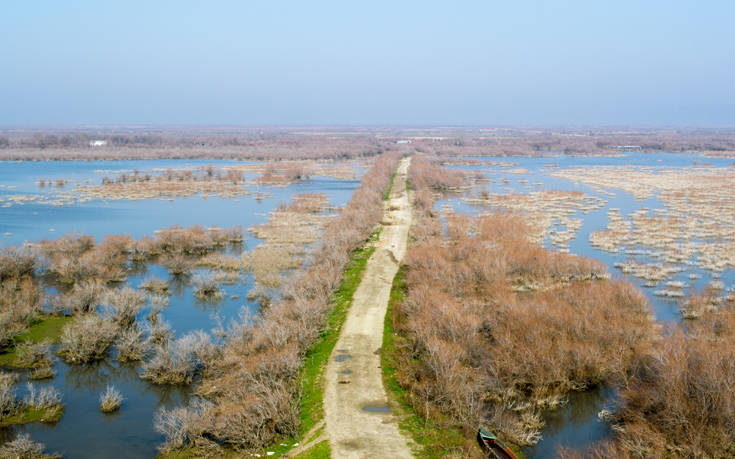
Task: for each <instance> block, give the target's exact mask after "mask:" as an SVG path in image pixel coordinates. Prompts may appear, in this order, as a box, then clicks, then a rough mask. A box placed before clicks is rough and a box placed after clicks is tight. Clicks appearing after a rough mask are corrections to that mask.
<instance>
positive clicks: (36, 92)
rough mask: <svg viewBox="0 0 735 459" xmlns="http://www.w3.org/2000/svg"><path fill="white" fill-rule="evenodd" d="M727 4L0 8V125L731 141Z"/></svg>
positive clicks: (494, 1) (26, 4)
mask: <svg viewBox="0 0 735 459" xmlns="http://www.w3.org/2000/svg"><path fill="white" fill-rule="evenodd" d="M733 23H735V2H733V1H732V0H721V1H718V0H703V1H701V2H694V1H691V0H689V1H679V0H667V1H662V0H645V1H641V0H635V1H632V0H631V1H629V0H616V1H613V0H595V1H590V0H580V1H561V0H559V1H531V0H502V1H500V0H478V1H463V0H454V1H441V2H440V1H432V0H422V1H410V0H405V1H401V0H393V1H382V0H371V1H351V0H341V1H320V0H310V1H304V0H301V1H282V0H264V1H255V0H239V1H224V0H223V1H217V0H210V1H188V0H175V1H164V0H157V1H154V0H148V1H137V0H126V1H116V2H107V1H81V0H65V1H56V0H53V1H40V0H24V1H10V0H7V1H2V2H0V125H5V126H25V125H85V124H167V125H170V124H180V125H187V124H192V125H194V124H196V125H645V126H660V125H684V126H733V125H735V27H734V26H733Z"/></svg>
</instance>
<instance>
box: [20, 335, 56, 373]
mask: <svg viewBox="0 0 735 459" xmlns="http://www.w3.org/2000/svg"><path fill="white" fill-rule="evenodd" d="M15 355H16V357H15V362H13V364H14V365H15V366H17V367H22V368H39V367H50V366H51V364H52V361H51V348H50V344H49V343H48V342H46V341H41V342H39V343H34V342H32V341H28V342H24V343H20V344H17V345H16V346H15Z"/></svg>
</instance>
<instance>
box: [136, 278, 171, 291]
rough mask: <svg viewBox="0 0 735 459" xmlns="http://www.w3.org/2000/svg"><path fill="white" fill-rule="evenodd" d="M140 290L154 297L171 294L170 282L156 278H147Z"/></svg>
mask: <svg viewBox="0 0 735 459" xmlns="http://www.w3.org/2000/svg"><path fill="white" fill-rule="evenodd" d="M139 288H140V289H142V290H146V291H148V292H150V293H151V294H152V295H159V296H168V295H170V294H171V291H170V290H169V285H168V282H166V281H165V280H163V279H159V278H158V277H156V276H149V277H147V278H146V279H145V280H144V281H143V282H142V283H141V284H140V286H139Z"/></svg>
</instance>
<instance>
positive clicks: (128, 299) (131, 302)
mask: <svg viewBox="0 0 735 459" xmlns="http://www.w3.org/2000/svg"><path fill="white" fill-rule="evenodd" d="M145 300H146V297H145V295H144V294H142V293H140V292H137V291H135V290H133V289H132V288H130V287H125V288H122V289H119V290H111V291H109V292H108V293H107V295H105V313H106V315H107V316H108V317H109V318H110V320H112V321H113V322H115V323H116V324H117V325H118V326H119V327H122V328H127V327H130V326H131V325H133V324H134V323H135V319H136V317H137V315H138V312H140V310H141V309H143V305H144V304H145Z"/></svg>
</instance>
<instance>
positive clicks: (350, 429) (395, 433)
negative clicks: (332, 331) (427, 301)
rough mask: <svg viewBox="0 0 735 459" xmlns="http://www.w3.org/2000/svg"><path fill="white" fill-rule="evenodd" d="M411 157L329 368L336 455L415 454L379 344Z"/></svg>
mask: <svg viewBox="0 0 735 459" xmlns="http://www.w3.org/2000/svg"><path fill="white" fill-rule="evenodd" d="M409 164H410V158H406V159H404V160H402V161H401V163H400V165H399V166H398V171H397V174H396V177H395V180H394V182H393V188H392V190H391V195H390V199H389V201H388V202H387V206H386V215H385V218H384V219H383V222H382V224H383V230H382V232H381V234H380V240H379V241H378V242H377V248H376V250H375V252H373V255H372V256H371V257H370V259H369V260H368V262H367V265H366V268H365V271H364V273H363V278H362V281H361V283H360V285H359V286H358V287H357V290H356V291H355V295H354V297H353V301H352V306H351V307H350V310H349V313H348V315H347V319H346V321H345V323H344V325H343V327H342V333H341V334H340V336H339V340H338V341H337V345H336V346H335V347H334V351H333V352H332V356H331V357H330V359H329V364H328V365H327V370H326V387H325V391H324V410H325V413H326V434H327V436H328V438H329V443H330V446H331V449H332V457H335V458H345V457H352V458H402V457H412V454H411V449H410V447H409V444H408V441H407V439H406V438H405V437H404V436H403V435H402V434H401V432H400V431H399V429H398V419H397V418H396V416H394V415H393V414H392V413H391V412H390V409H389V408H388V403H387V396H386V393H385V389H384V387H383V379H382V376H381V368H380V352H379V349H380V348H381V346H382V343H383V325H384V320H385V313H386V309H387V307H388V299H389V297H390V290H391V285H392V283H393V277H394V276H395V275H396V272H397V271H398V265H399V263H400V261H401V260H402V259H403V256H404V255H405V253H406V244H407V241H408V229H409V227H410V225H411V206H410V202H409V199H408V194H407V192H406V174H407V172H408V166H409Z"/></svg>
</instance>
